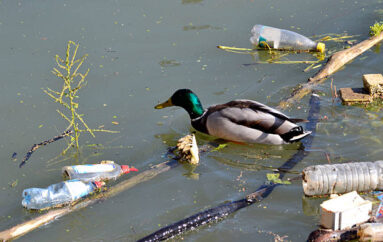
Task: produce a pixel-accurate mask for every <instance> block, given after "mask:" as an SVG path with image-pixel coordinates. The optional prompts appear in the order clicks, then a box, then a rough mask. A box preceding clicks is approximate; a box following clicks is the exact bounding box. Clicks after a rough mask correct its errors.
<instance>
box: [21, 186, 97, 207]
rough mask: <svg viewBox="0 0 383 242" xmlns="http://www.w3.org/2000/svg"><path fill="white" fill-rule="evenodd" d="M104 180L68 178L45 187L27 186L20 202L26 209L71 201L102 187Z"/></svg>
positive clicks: (53, 205) (54, 205)
mask: <svg viewBox="0 0 383 242" xmlns="http://www.w3.org/2000/svg"><path fill="white" fill-rule="evenodd" d="M104 184H105V183H104V182H98V181H96V182H88V183H85V182H83V181H80V180H69V181H64V182H60V183H57V184H53V185H50V186H49V187H47V188H28V189H25V190H24V191H23V200H22V202H21V204H22V205H23V206H24V207H26V208H27V209H46V208H50V207H57V206H60V205H65V204H69V203H72V202H74V201H76V200H78V199H80V198H82V197H85V196H87V195H89V194H90V193H92V192H94V191H95V190H96V189H98V188H100V187H102V186H103V185H104Z"/></svg>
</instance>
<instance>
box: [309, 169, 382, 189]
mask: <svg viewBox="0 0 383 242" xmlns="http://www.w3.org/2000/svg"><path fill="white" fill-rule="evenodd" d="M302 173H303V175H302V176H303V180H302V185H303V191H304V193H305V195H306V196H316V195H325V194H333V193H347V192H352V191H357V192H364V191H371V190H382V189H383V161H375V162H352V163H343V164H332V165H315V166H309V167H306V168H305V169H303V171H302Z"/></svg>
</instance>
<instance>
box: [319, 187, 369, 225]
mask: <svg viewBox="0 0 383 242" xmlns="http://www.w3.org/2000/svg"><path fill="white" fill-rule="evenodd" d="M320 207H321V221H320V222H321V225H322V226H323V227H324V228H327V229H333V230H341V229H346V228H350V227H352V226H353V225H354V224H359V223H363V222H365V221H367V220H368V219H369V218H370V215H371V210H372V203H371V202H370V201H367V200H364V199H363V198H362V197H360V196H359V195H358V193H356V192H355V191H354V192H350V193H346V194H344V195H342V196H339V197H336V198H333V199H330V200H327V201H324V202H323V203H322V204H321V205H320Z"/></svg>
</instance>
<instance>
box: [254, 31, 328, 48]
mask: <svg viewBox="0 0 383 242" xmlns="http://www.w3.org/2000/svg"><path fill="white" fill-rule="evenodd" d="M251 33H252V35H253V36H252V37H251V38H250V42H251V43H252V44H253V45H255V46H257V47H260V48H272V49H281V50H306V51H319V52H321V53H323V52H324V50H325V44H324V43H316V42H314V41H312V40H311V39H309V38H307V37H305V36H303V35H301V34H298V33H295V32H293V31H290V30H286V29H278V28H273V27H268V26H264V25H259V24H257V25H255V26H254V27H253V29H252V30H251Z"/></svg>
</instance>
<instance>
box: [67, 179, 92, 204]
mask: <svg viewBox="0 0 383 242" xmlns="http://www.w3.org/2000/svg"><path fill="white" fill-rule="evenodd" d="M65 183H66V186H67V187H68V190H69V192H70V195H71V197H72V201H75V200H77V199H79V198H81V197H84V196H86V195H88V193H89V189H88V186H89V185H88V184H86V183H83V182H82V181H79V180H70V181H66V182H65Z"/></svg>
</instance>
